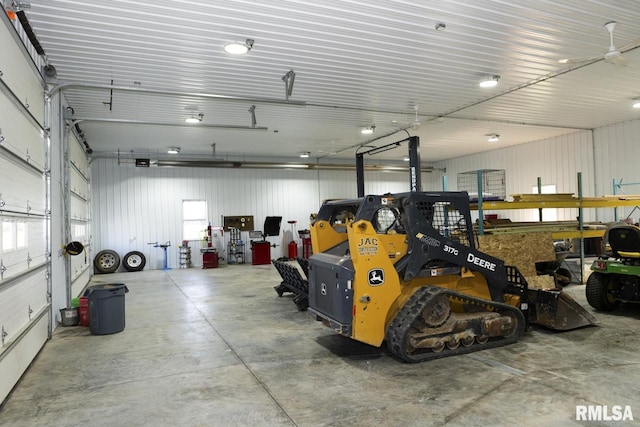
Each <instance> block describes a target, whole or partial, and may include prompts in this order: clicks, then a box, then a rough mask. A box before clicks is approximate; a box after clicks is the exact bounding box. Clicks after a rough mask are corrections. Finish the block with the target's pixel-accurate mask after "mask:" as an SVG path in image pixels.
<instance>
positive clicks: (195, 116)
mask: <svg viewBox="0 0 640 427" xmlns="http://www.w3.org/2000/svg"><path fill="white" fill-rule="evenodd" d="M203 118H204V113H198V114H196V113H192V114H191V116H190V117H187V118H186V119H185V120H184V121H185V122H186V123H200V122H201V121H202V119H203Z"/></svg>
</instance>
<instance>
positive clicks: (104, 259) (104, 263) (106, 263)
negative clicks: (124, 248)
mask: <svg viewBox="0 0 640 427" xmlns="http://www.w3.org/2000/svg"><path fill="white" fill-rule="evenodd" d="M98 263H99V264H100V266H101V267H102V268H111V267H113V266H114V265H116V258H115V257H114V256H113V255H111V254H104V255H102V256H101V257H100V259H99V260H98Z"/></svg>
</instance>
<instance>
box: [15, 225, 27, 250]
mask: <svg viewBox="0 0 640 427" xmlns="http://www.w3.org/2000/svg"><path fill="white" fill-rule="evenodd" d="M28 237H29V233H28V232H27V223H26V222H17V223H16V249H24V248H26V247H27V244H28V241H29V238H28Z"/></svg>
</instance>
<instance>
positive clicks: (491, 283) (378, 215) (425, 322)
mask: <svg viewBox="0 0 640 427" xmlns="http://www.w3.org/2000/svg"><path fill="white" fill-rule="evenodd" d="M310 232H311V239H312V245H313V253H314V255H312V256H311V258H310V260H309V311H310V312H311V314H312V315H314V316H315V317H316V319H318V320H321V321H323V322H324V323H325V324H326V325H327V326H329V327H331V328H332V329H334V330H335V331H337V332H339V333H340V334H342V335H346V336H348V337H350V338H353V339H355V340H358V341H361V342H364V343H367V344H370V345H373V346H380V345H382V343H383V341H385V340H387V346H388V347H389V348H390V350H391V351H392V352H393V353H395V354H396V355H397V356H399V357H400V358H402V359H404V360H406V361H410V362H415V361H421V360H426V359H430V358H434V357H443V356H447V355H452V354H460V353H466V352H469V351H474V350H479V349H483V348H490V347H495V346H498V345H504V344H508V343H511V342H515V341H516V340H517V339H518V337H519V336H520V335H521V334H522V333H523V331H524V330H525V328H526V326H527V325H528V323H529V321H531V322H532V323H540V324H543V325H544V326H547V327H551V328H556V329H572V328H575V327H579V326H584V325H587V324H592V323H594V320H595V319H592V318H591V317H589V316H590V315H588V313H586V311H585V310H584V309H582V307H580V306H579V305H578V304H577V303H575V302H574V301H572V300H571V299H570V298H569V297H568V296H566V295H565V294H563V293H561V292H559V291H558V292H541V291H529V290H528V287H527V284H526V281H525V280H524V278H523V277H522V276H521V275H520V273H519V272H518V270H517V269H516V268H515V267H509V266H505V265H504V263H503V262H502V261H501V260H499V259H496V258H493V257H491V256H489V255H487V254H484V253H482V252H480V251H478V250H477V249H476V248H475V240H474V237H475V236H474V235H473V226H472V223H471V218H470V212H469V199H468V195H467V194H466V193H401V194H397V195H384V196H367V197H365V198H363V199H356V200H347V201H342V202H340V201H331V202H327V203H325V205H323V207H321V210H320V211H319V214H318V218H317V219H316V220H315V221H314V222H313V223H312V224H311V227H310ZM529 301H531V302H532V304H529ZM558 312H562V316H563V319H558V318H557V316H556V314H557V313H558ZM538 319H540V322H537V320H538ZM560 320H561V321H560ZM445 348H446V349H447V351H443V350H444V349H445Z"/></svg>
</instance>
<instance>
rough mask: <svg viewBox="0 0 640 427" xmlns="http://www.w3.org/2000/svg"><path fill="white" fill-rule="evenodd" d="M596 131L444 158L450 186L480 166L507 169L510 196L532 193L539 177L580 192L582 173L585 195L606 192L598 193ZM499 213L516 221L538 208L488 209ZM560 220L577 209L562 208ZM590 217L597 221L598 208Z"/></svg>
mask: <svg viewBox="0 0 640 427" xmlns="http://www.w3.org/2000/svg"><path fill="white" fill-rule="evenodd" d="M592 137H593V134H592V132H591V131H578V132H574V133H570V134H567V135H563V136H561V137H557V138H550V139H545V140H542V141H535V142H531V143H528V144H521V145H516V146H512V147H507V148H502V149H496V150H493V151H486V152H484V153H480V154H475V155H471V156H465V157H459V158H456V159H451V160H448V161H446V162H442V164H440V166H442V167H446V170H447V173H446V175H447V181H448V189H449V190H457V189H458V188H457V175H458V173H461V172H468V171H473V170H478V169H504V170H505V186H506V194H507V197H509V195H511V194H524V193H527V194H528V193H531V190H532V188H533V187H535V186H536V185H537V182H538V177H540V178H541V181H542V185H550V184H555V185H556V192H557V193H573V194H576V195H577V194H578V173H579V172H580V173H581V175H582V194H583V196H585V197H594V196H596V195H602V194H597V193H596V187H595V179H596V178H595V172H594V169H595V167H596V166H597V165H596V164H595V163H594V156H593V140H592ZM488 212H490V213H497V214H498V215H499V217H500V218H510V219H511V220H513V221H530V220H537V218H538V217H537V211H535V210H512V211H494V212H491V211H485V213H488ZM557 214H558V220H572V219H575V218H576V216H577V215H578V210H577V209H558V211H557ZM584 218H585V220H586V221H595V220H596V212H595V210H594V209H587V210H585V212H584Z"/></svg>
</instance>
